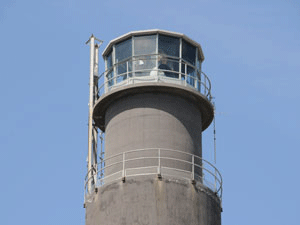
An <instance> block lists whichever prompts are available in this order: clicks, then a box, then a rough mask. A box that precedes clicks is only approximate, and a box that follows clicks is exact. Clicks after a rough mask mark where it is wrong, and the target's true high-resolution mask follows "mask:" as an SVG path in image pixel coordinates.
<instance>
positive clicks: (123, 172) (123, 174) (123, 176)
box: [122, 152, 125, 179]
mask: <svg viewBox="0 0 300 225" xmlns="http://www.w3.org/2000/svg"><path fill="white" fill-rule="evenodd" d="M122 178H123V179H124V178H125V152H123V171H122Z"/></svg>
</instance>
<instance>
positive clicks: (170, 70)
mask: <svg viewBox="0 0 300 225" xmlns="http://www.w3.org/2000/svg"><path fill="white" fill-rule="evenodd" d="M158 60H159V61H158V65H159V66H158V69H159V70H161V71H162V72H163V73H164V75H165V76H167V77H172V78H179V74H178V71H179V61H178V60H174V59H168V58H167V57H166V56H165V55H159V57H158ZM176 72H177V73H176Z"/></svg>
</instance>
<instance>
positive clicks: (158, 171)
mask: <svg viewBox="0 0 300 225" xmlns="http://www.w3.org/2000/svg"><path fill="white" fill-rule="evenodd" d="M157 176H158V178H159V179H160V178H161V162H160V148H159V149H158V168H157Z"/></svg>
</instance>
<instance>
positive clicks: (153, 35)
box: [98, 30, 211, 102]
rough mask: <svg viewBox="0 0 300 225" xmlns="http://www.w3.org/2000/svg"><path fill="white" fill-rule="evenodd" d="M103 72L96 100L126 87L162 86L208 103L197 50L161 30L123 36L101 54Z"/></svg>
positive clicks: (207, 85) (200, 54)
mask: <svg viewBox="0 0 300 225" xmlns="http://www.w3.org/2000/svg"><path fill="white" fill-rule="evenodd" d="M103 58H104V60H105V72H104V73H103V74H102V75H101V76H100V77H99V80H98V93H99V96H101V95H103V94H106V93H108V92H110V91H112V90H116V89H118V88H120V87H124V86H126V85H130V84H137V83H147V82H163V83H169V84H174V85H180V86H185V87H186V88H188V89H189V88H191V89H193V90H195V91H197V92H198V93H200V94H201V95H203V96H204V97H205V98H206V99H207V100H208V101H209V102H210V101H211V84H210V80H209V79H208V77H207V76H206V75H205V74H204V73H203V72H202V71H201V63H202V62H203V60H204V56H203V52H202V49H201V46H200V45H199V44H198V43H196V42H194V41H193V40H191V39H190V38H188V37H187V36H185V35H183V34H180V33H174V32H169V31H162V30H146V31H137V32H130V33H127V34H125V35H123V36H121V37H119V38H117V39H114V40H112V41H111V42H110V43H109V44H108V46H107V47H106V49H105V50H104V52H103Z"/></svg>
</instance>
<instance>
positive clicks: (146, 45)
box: [133, 35, 156, 76]
mask: <svg viewBox="0 0 300 225" xmlns="http://www.w3.org/2000/svg"><path fill="white" fill-rule="evenodd" d="M155 53H156V35H147V36H137V37H134V56H135V57H134V65H133V66H134V70H135V71H136V72H135V76H149V75H150V72H151V70H152V69H153V68H154V67H155V65H156V62H155V59H156V56H155V55H154V54H155Z"/></svg>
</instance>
